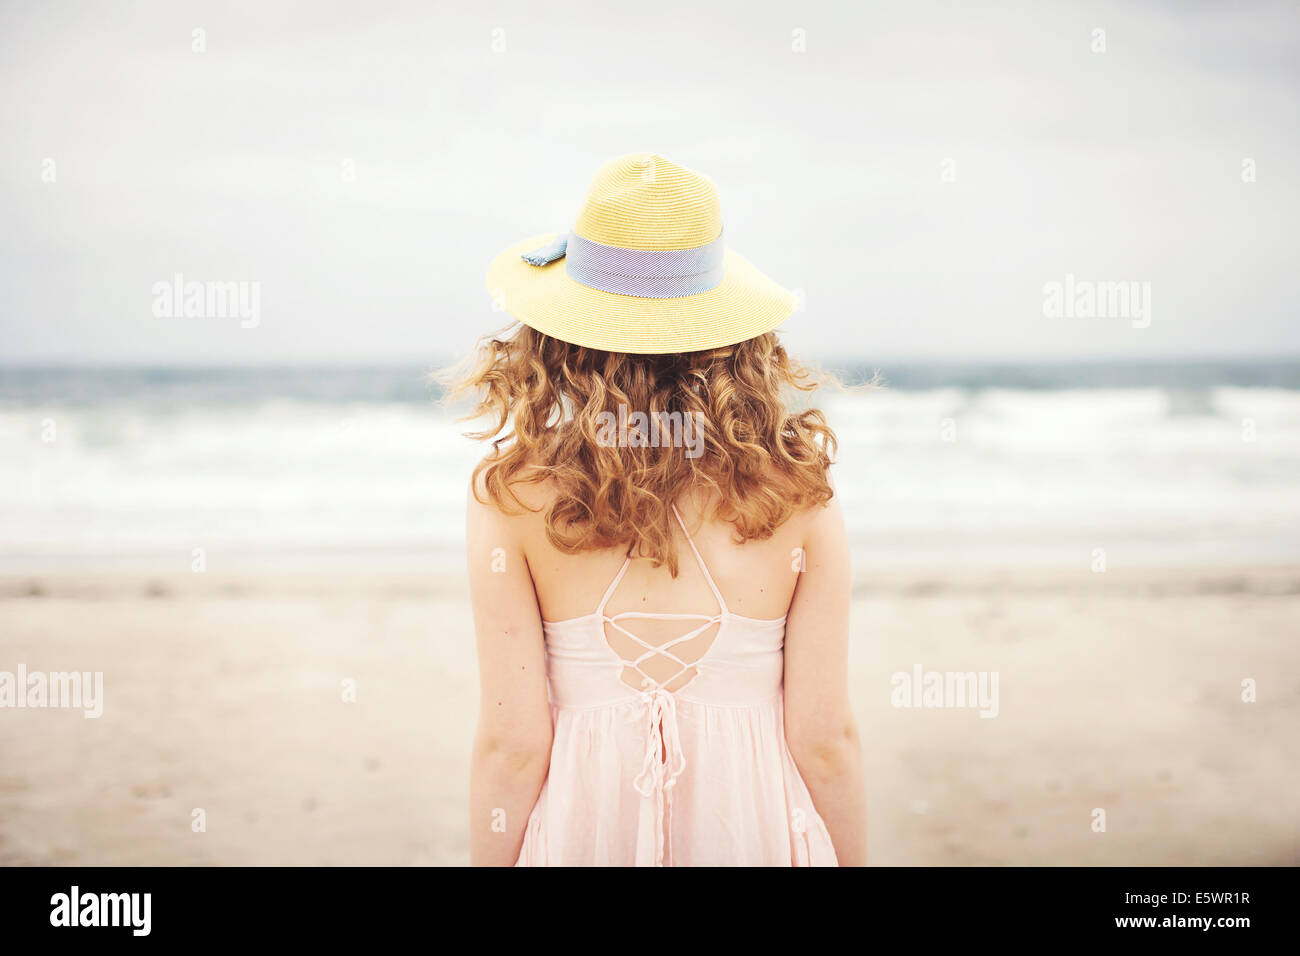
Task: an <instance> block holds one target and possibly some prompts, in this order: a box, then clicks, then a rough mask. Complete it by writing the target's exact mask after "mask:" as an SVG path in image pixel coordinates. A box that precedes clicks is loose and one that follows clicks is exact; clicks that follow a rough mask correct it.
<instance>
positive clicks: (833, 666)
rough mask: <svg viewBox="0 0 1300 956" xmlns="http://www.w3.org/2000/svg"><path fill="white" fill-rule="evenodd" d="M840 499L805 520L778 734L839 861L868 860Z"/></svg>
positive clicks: (851, 863) (848, 863)
mask: <svg viewBox="0 0 1300 956" xmlns="http://www.w3.org/2000/svg"><path fill="white" fill-rule="evenodd" d="M839 500H840V499H839V496H838V495H836V496H835V497H834V498H832V499H831V501H830V503H829V504H828V505H827V506H826V507H825V508H819V509H818V510H817V512H816V514H815V515H814V516H813V518H812V522H811V525H810V527H809V530H808V533H807V535H806V537H805V539H804V562H805V563H804V568H805V570H804V571H803V573H801V574H800V575H799V581H798V583H797V584H796V585H795V592H794V599H793V600H792V601H791V602H790V613H789V617H788V619H787V621H786V627H785V736H786V741H787V743H789V745H790V754H791V756H793V757H794V761H795V763H796V764H797V765H798V767H799V772H800V773H801V774H802V775H803V778H804V782H805V783H807V784H808V790H809V791H810V792H811V794H812V798H813V804H814V805H815V806H816V808H817V813H818V814H820V816H821V818H822V819H823V820H824V821H825V823H826V828H827V830H829V831H830V835H831V842H832V843H833V844H834V845H835V855H836V856H837V857H838V858H839V862H840V865H841V866H862V865H863V864H864V863H865V862H866V858H867V797H866V785H865V781H864V779H863V773H862V745H861V742H860V741H859V739H858V725H857V721H856V720H855V719H854V717H853V709H852V708H851V707H850V705H849V682H848V657H849V599H850V591H851V573H850V570H849V545H848V535H847V534H846V533H845V531H844V516H843V514H842V512H841V511H840V505H839Z"/></svg>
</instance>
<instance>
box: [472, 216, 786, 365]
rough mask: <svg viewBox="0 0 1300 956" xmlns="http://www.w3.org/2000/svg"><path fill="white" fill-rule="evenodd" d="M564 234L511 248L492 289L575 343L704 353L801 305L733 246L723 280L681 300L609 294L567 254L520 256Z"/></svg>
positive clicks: (516, 311) (491, 273)
mask: <svg viewBox="0 0 1300 956" xmlns="http://www.w3.org/2000/svg"><path fill="white" fill-rule="evenodd" d="M557 235H558V233H548V234H545V235H541V236H534V237H533V238H531V239H525V240H523V241H522V242H518V243H515V244H514V245H513V246H511V247H510V248H509V249H507V250H505V251H504V252H503V253H501V254H500V255H499V256H497V257H496V258H495V259H494V260H493V261H492V265H491V266H490V267H489V268H488V274H487V287H488V290H489V291H490V292H491V293H492V296H493V299H494V300H495V301H496V302H497V304H498V305H499V307H501V308H504V309H505V311H506V312H507V313H509V314H510V315H512V316H514V317H515V318H516V319H518V320H519V321H520V322H523V323H524V324H525V325H529V326H531V327H532V328H534V329H536V330H537V331H538V332H541V333H543V334H545V335H549V336H552V337H553V338H557V339H560V340H561V341H564V342H569V343H572V344H573V345H582V346H586V347H587V348H593V349H602V350H604V351H607V352H631V353H634V354H638V355H666V354H669V353H672V352H698V351H700V350H702V349H713V348H720V347H721V346H724V345H735V344H736V343H737V342H743V341H745V340H746V339H752V338H754V336H756V335H762V334H763V333H764V332H771V331H772V330H773V329H775V328H776V327H777V326H778V325H780V324H781V323H782V322H784V321H785V320H786V319H788V318H789V317H790V315H791V313H793V312H794V309H795V297H794V295H793V293H790V292H787V291H786V290H785V289H783V288H781V287H780V286H779V285H777V284H776V283H775V282H773V281H772V280H771V279H769V278H768V277H767V276H765V275H763V273H761V272H759V271H758V270H757V269H756V268H754V266H752V265H751V264H750V263H749V261H748V260H747V259H745V258H744V257H743V256H741V255H740V254H738V253H735V252H732V251H731V250H730V249H728V250H727V251H726V253H725V257H724V259H723V279H722V282H721V283H720V284H718V285H717V286H715V287H714V288H712V289H710V290H709V291H708V292H699V293H696V294H695V295H687V296H681V297H678V298H673V299H648V298H641V297H640V296H631V295H619V294H618V293H615V292H602V291H601V290H600V289H592V288H590V287H589V286H585V285H582V284H581V283H579V282H575V281H574V280H573V279H571V278H569V275H568V273H567V272H566V271H565V269H564V259H563V258H561V259H557V260H555V261H554V262H551V263H548V264H547V265H544V266H534V265H529V264H528V263H527V262H525V261H524V260H523V259H521V258H520V256H521V255H522V254H523V253H525V252H531V251H532V250H533V249H536V248H538V247H539V246H542V245H545V244H546V243H548V242H550V241H551V240H552V239H554V238H555V237H556V236H557Z"/></svg>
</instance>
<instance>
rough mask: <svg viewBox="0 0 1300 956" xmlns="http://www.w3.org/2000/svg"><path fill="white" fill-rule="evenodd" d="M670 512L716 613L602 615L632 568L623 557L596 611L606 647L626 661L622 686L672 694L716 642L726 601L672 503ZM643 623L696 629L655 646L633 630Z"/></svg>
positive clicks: (683, 683)
mask: <svg viewBox="0 0 1300 956" xmlns="http://www.w3.org/2000/svg"><path fill="white" fill-rule="evenodd" d="M672 509H673V515H674V516H675V517H676V518H677V523H678V524H679V525H680V526H681V529H682V534H683V535H685V537H686V543H687V544H688V545H690V549H691V553H692V554H693V555H694V556H695V563H696V564H697V565H698V566H699V569H700V573H701V574H702V575H703V576H704V581H705V583H706V584H707V585H708V586H709V590H710V591H712V592H713V597H714V600H716V601H717V602H718V610H717V613H715V614H689V613H685V614H683V613H668V612H654V611H621V612H619V613H618V614H613V615H610V614H606V613H605V608H606V606H608V604H609V601H610V599H611V598H612V597H613V596H614V593H615V592H616V591H617V590H618V587H619V585H620V584H621V583H622V582H623V577H624V575H626V574H627V569H628V568H629V567H630V566H631V564H632V559H631V558H626V559H625V560H624V561H623V566H622V567H621V568H619V571H618V573H617V574H616V575H614V580H613V581H611V582H610V584H609V587H608V588H606V590H605V594H604V596H603V597H602V598H601V599H600V604H599V605H598V606H597V608H596V613H597V614H598V615H600V617H601V619H602V621H603V622H604V626H605V637H606V640H607V642H608V643H609V646H610V649H611V650H612V651H613V652H614V653H615V654H617V655H618V656H620V657H621V658H623V660H624V662H625V667H624V669H623V673H622V679H623V682H624V683H626V684H627V685H628V686H630V687H632V688H634V689H636V690H642V691H644V690H662V691H667V692H669V693H675V692H676V691H679V690H681V689H682V688H683V687H685V686H686V685H687V684H689V683H690V682H691V681H692V680H694V679H695V677H696V675H697V673H698V669H697V667H696V665H697V664H698V662H699V660H700V659H701V658H702V657H703V656H705V655H706V654H707V653H708V651H709V649H710V648H712V646H713V644H714V642H716V640H717V636H718V631H719V629H720V626H721V624H722V619H723V617H724V616H725V615H726V613H727V602H726V601H725V600H723V597H722V592H721V591H719V590H718V585H717V584H716V583H715V582H714V580H713V575H712V574H710V573H709V568H708V565H706V564H705V563H704V557H703V555H701V554H700V551H699V548H697V547H696V546H695V541H694V540H692V538H691V535H690V532H689V531H687V530H686V522H685V521H683V520H682V516H681V513H680V512H679V511H678V510H677V506H676V505H673V506H672ZM644 622H659V623H665V624H681V625H682V626H688V625H691V624H694V625H695V626H694V627H690V628H689V629H688V630H687V631H685V632H684V633H681V634H678V635H677V636H676V637H671V638H670V639H668V640H665V641H662V642H660V643H654V642H652V641H649V640H647V639H646V636H645V635H644V634H638V633H635V631H634V630H633V628H634V627H635V626H636V624H639V623H644ZM679 649H680V651H679Z"/></svg>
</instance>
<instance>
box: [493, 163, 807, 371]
mask: <svg viewBox="0 0 1300 956" xmlns="http://www.w3.org/2000/svg"><path fill="white" fill-rule="evenodd" d="M487 286H488V289H489V290H490V291H491V293H492V296H493V298H494V300H495V301H496V302H497V303H498V305H499V306H500V307H501V308H503V309H504V310H505V311H506V312H508V313H509V314H510V315H512V316H514V317H515V318H516V319H518V320H519V321H521V322H523V323H524V324H526V325H530V326H532V327H533V328H534V329H536V330H537V331H539V332H542V333H544V334H546V335H549V336H552V337H554V338H557V339H561V340H563V341H565V342H570V343H572V344H574V345H584V346H587V347H589V348H594V349H603V350H605V351H610V352H633V353H638V354H643V355H656V354H659V355H662V354H667V353H672V352H694V351H698V350H700V349H710V348H717V347H719V346H723V345H734V344H735V343H737V342H743V341H744V340H745V339H749V338H753V337H754V336H756V335H761V334H763V333H764V332H770V331H771V330H772V329H774V328H776V327H777V326H778V325H780V324H781V323H782V322H784V321H785V320H786V319H787V318H789V316H790V314H791V313H792V312H793V311H794V308H795V298H794V296H793V295H792V294H791V293H790V292H787V291H786V290H785V289H783V288H781V287H780V286H779V285H777V284H776V283H775V282H773V281H772V280H771V279H769V278H767V277H766V276H765V275H763V274H762V273H761V272H759V271H758V270H757V269H756V268H754V267H753V266H752V265H750V264H749V262H748V261H747V260H746V259H744V258H743V257H741V256H740V255H739V254H738V253H736V252H733V251H732V250H730V249H728V248H726V247H725V245H724V244H723V235H722V211H721V207H720V204H719V202H718V190H717V187H716V186H714V185H713V181H712V180H710V179H709V178H708V177H707V176H703V175H701V174H700V173H697V172H695V171H694V170H690V169H685V168H683V167H681V166H678V165H676V164H675V163H671V162H669V161H668V160H666V159H664V158H663V157H662V156H656V155H654V154H653V153H630V154H628V155H627V156H620V157H619V158H618V159H615V160H612V161H611V162H609V163H606V164H605V165H604V166H603V167H602V168H601V170H600V171H599V172H598V173H596V178H595V179H594V180H593V181H592V184H591V188H590V189H588V190H587V197H586V199H584V200H583V203H582V208H581V209H579V210H578V218H577V221H576V222H575V223H574V226H573V230H572V232H568V233H558V234H557V233H547V234H543V235H540V236H534V237H532V238H531V239H525V240H523V241H522V242H518V243H516V244H514V245H513V246H511V247H510V248H509V249H507V250H505V252H503V253H501V254H500V255H499V256H497V257H496V259H495V260H493V262H492V265H491V267H489V269H488V274H487Z"/></svg>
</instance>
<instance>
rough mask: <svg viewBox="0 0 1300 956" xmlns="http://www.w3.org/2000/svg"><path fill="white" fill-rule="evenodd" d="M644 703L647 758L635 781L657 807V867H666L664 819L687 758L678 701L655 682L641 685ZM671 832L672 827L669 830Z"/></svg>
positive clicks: (670, 810)
mask: <svg viewBox="0 0 1300 956" xmlns="http://www.w3.org/2000/svg"><path fill="white" fill-rule="evenodd" d="M641 687H642V690H641V700H642V702H643V703H644V704H645V714H646V719H647V721H648V725H647V727H646V749H645V758H644V759H643V760H642V762H641V772H640V773H639V774H637V775H636V777H635V778H634V779H633V781H632V786H633V787H635V788H636V791H637V793H639V794H640V795H641V796H642V797H644V798H645V799H647V800H652V801H653V806H654V865H655V866H663V865H664V850H665V839H666V838H665V829H666V827H665V822H664V821H665V817H666V816H668V814H671V813H672V796H671V794H670V793H669V791H671V790H672V788H673V786H674V785H675V784H676V783H677V778H678V777H679V776H681V773H682V771H683V770H685V769H686V755H685V753H683V752H682V744H681V738H680V737H679V736H678V732H677V699H676V697H675V696H674V695H673V694H671V693H669V692H668V691H666V690H664V689H663V687H661V686H660V685H658V684H655V682H654V681H652V680H650V679H649V678H646V679H645V680H643V681H642V682H641ZM639 716H640V715H638V717H639ZM667 829H668V830H671V824H669V825H668V827H667Z"/></svg>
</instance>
